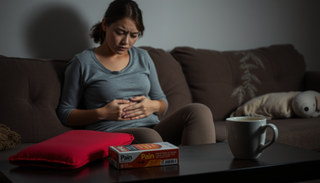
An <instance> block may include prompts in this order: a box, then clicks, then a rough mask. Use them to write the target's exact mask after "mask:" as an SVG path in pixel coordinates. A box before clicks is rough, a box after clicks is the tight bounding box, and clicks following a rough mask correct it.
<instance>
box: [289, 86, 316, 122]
mask: <svg viewBox="0 0 320 183" xmlns="http://www.w3.org/2000/svg"><path fill="white" fill-rule="evenodd" d="M292 109H293V111H294V113H295V114H296V115H297V116H299V117H302V118H310V117H318V116H320V93H319V92H316V91H312V90H309V91H305V92H302V93H300V94H298V95H297V96H295V97H294V98H293V100H292Z"/></svg>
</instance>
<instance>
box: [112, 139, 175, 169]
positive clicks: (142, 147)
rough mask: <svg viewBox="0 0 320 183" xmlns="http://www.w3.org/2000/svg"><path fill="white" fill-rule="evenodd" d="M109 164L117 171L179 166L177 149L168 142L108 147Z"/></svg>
mask: <svg viewBox="0 0 320 183" xmlns="http://www.w3.org/2000/svg"><path fill="white" fill-rule="evenodd" d="M109 162H110V164H112V165H113V166H115V167H116V168H117V169H127V168H140V167H151V166H163V165H174V164H179V147H177V146H175V145H172V144H170V143H169V142H158V143H148V144H132V145H123V146H110V147H109Z"/></svg>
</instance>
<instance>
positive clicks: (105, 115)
mask: <svg viewBox="0 0 320 183" xmlns="http://www.w3.org/2000/svg"><path fill="white" fill-rule="evenodd" d="M130 105H132V103H131V102H130V101H129V100H124V99H119V100H118V99H115V100H113V101H111V102H109V103H108V104H106V105H105V106H104V107H102V108H100V109H98V114H99V119H100V120H107V121H124V120H131V119H130V118H124V115H123V109H124V108H125V107H128V106H130Z"/></svg>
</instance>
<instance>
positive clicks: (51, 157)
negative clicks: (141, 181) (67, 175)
mask: <svg viewBox="0 0 320 183" xmlns="http://www.w3.org/2000/svg"><path fill="white" fill-rule="evenodd" d="M133 139H134V137H133V135H131V134H125V133H109V132H100V131H91V130H71V131H68V132H65V133H63V134H61V135H58V136H56V137H53V138H51V139H48V140H46V141H43V142H40V143H38V144H35V145H33V146H30V147H27V148H25V149H23V150H21V151H20V152H19V153H17V154H16V155H13V156H11V157H9V162H10V163H11V164H14V165H22V166H41V167H50V168H58V169H74V168H79V167H81V166H83V165H85V164H87V163H89V162H92V161H95V160H98V159H101V158H104V157H106V156H108V153H109V152H108V148H109V146H118V145H129V144H131V143H132V141H133Z"/></svg>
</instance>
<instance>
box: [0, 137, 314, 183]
mask: <svg viewBox="0 0 320 183" xmlns="http://www.w3.org/2000/svg"><path fill="white" fill-rule="evenodd" d="M319 168H320V153H319V152H315V151H309V150H305V149H301V148H297V147H292V146H288V145H284V144H280V143H275V144H273V145H272V146H270V148H268V149H266V150H265V151H264V152H263V153H262V155H261V156H260V157H259V158H258V159H256V160H238V159H234V157H233V155H232V153H231V151H230V149H229V146H228V143H217V144H207V145H198V146H183V147H180V164H179V165H170V166H162V167H149V168H137V169H127V170H117V169H116V168H114V167H113V166H111V165H109V162H108V159H107V158H104V159H102V160H99V161H96V162H93V163H90V164H88V165H86V166H84V167H81V168H79V169H76V170H52V169H45V168H34V167H33V168H30V167H17V166H14V165H11V164H9V162H8V161H1V162H0V171H1V172H2V173H1V172H0V182H1V183H6V182H10V181H11V182H19V183H20V182H22V183H23V182H32V183H37V182H44V183H50V182H55V183H56V182H58V183H64V182H68V183H69V182H90V183H91V182H131V181H138V182H151V181H152V182H163V181H166V180H170V181H174V180H177V181H184V180H188V181H190V180H191V179H192V180H199V181H201V182H203V181H208V180H210V181H214V180H219V182H229V181H246V182H270V181H272V182H274V181H276V182H293V181H303V180H312V179H320V174H319ZM5 177H6V178H5Z"/></svg>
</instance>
